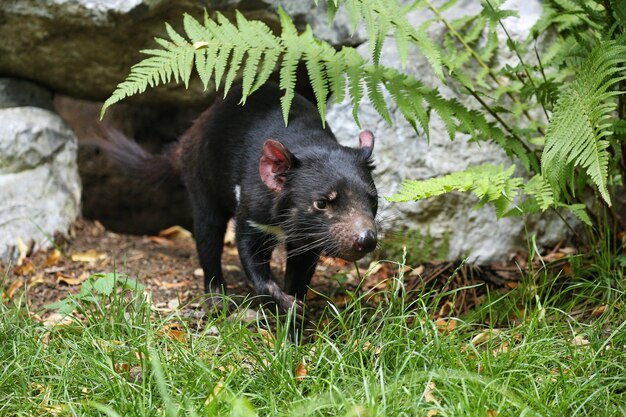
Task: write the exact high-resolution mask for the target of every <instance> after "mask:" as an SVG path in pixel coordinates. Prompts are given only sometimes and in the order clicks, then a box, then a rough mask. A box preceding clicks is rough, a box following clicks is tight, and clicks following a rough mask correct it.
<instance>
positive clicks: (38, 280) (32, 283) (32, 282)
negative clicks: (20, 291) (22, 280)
mask: <svg viewBox="0 0 626 417" xmlns="http://www.w3.org/2000/svg"><path fill="white" fill-rule="evenodd" d="M45 282H46V281H45V279H44V277H43V275H41V274H39V275H35V276H33V277H30V278H29V279H28V282H27V283H26V288H27V289H29V290H30V289H31V288H33V287H36V286H37V285H41V284H44V283H45Z"/></svg>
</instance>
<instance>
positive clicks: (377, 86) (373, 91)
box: [365, 67, 393, 125]
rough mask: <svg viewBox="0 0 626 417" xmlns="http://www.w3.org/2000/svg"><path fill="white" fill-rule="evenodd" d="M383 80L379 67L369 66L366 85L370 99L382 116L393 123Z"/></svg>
mask: <svg viewBox="0 0 626 417" xmlns="http://www.w3.org/2000/svg"><path fill="white" fill-rule="evenodd" d="M381 81H382V76H381V74H380V68H379V67H372V68H369V69H368V70H367V71H366V72H365V85H366V87H367V96H368V98H369V99H370V103H371V104H372V107H374V109H375V110H376V111H377V112H378V114H380V115H381V117H382V118H383V119H385V121H386V122H387V123H388V124H390V125H391V124H393V122H392V121H391V115H390V114H389V110H388V109H387V103H386V102H385V97H384V96H383V93H382V90H381V86H382V83H381Z"/></svg>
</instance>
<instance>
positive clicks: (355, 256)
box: [327, 249, 373, 262]
mask: <svg viewBox="0 0 626 417" xmlns="http://www.w3.org/2000/svg"><path fill="white" fill-rule="evenodd" d="M372 252H373V251H370V252H360V251H357V250H354V249H349V250H343V251H336V252H329V253H327V255H328V256H331V257H333V258H340V259H343V260H345V261H348V262H355V261H358V260H359V259H362V258H363V257H365V255H367V254H368V253H372Z"/></svg>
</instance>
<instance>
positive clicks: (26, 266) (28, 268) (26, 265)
mask: <svg viewBox="0 0 626 417" xmlns="http://www.w3.org/2000/svg"><path fill="white" fill-rule="evenodd" d="M33 272H35V267H33V263H32V262H31V260H30V259H27V258H25V259H23V260H22V264H21V265H20V266H16V267H15V268H14V269H13V273H14V274H15V275H21V276H26V275H31V274H32V273H33Z"/></svg>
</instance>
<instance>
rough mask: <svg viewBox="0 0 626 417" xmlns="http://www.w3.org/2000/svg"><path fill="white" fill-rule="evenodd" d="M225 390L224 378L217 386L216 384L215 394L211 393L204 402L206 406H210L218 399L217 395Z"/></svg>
mask: <svg viewBox="0 0 626 417" xmlns="http://www.w3.org/2000/svg"><path fill="white" fill-rule="evenodd" d="M223 388H224V378H220V380H219V381H217V384H215V386H214V387H213V392H211V393H210V394H209V396H208V397H207V398H206V400H205V401H204V405H209V404H210V403H211V402H212V401H213V400H214V399H215V397H217V395H218V394H219V393H220V392H221V391H222V389H223Z"/></svg>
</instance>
